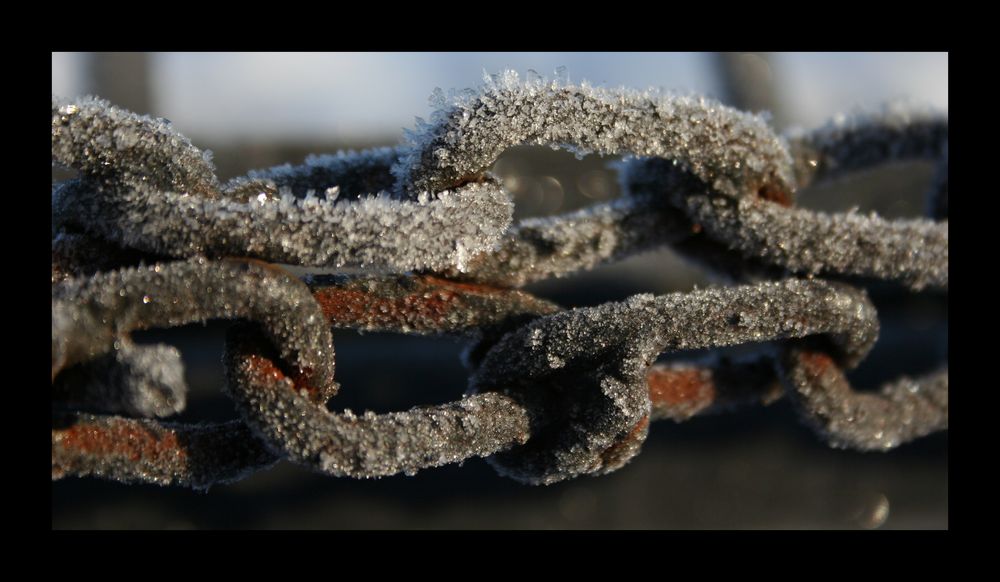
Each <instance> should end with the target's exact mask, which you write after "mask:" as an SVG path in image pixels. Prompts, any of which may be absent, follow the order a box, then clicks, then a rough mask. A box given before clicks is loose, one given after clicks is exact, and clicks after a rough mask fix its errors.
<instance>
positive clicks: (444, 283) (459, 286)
mask: <svg viewBox="0 0 1000 582" xmlns="http://www.w3.org/2000/svg"><path fill="white" fill-rule="evenodd" d="M415 279H416V280H418V281H420V282H423V283H426V284H427V285H431V286H433V287H437V288H446V289H452V290H455V291H458V292H464V293H473V294H478V295H500V294H503V293H516V291H512V290H511V289H504V288H502V287H493V286H490V285H483V284H480V283H461V282H459V281H452V280H451V279H442V278H441V277H435V276H433V275H420V276H417V277H415Z"/></svg>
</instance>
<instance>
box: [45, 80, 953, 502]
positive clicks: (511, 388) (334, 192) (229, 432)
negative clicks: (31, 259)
mask: <svg viewBox="0 0 1000 582" xmlns="http://www.w3.org/2000/svg"><path fill="white" fill-rule="evenodd" d="M434 99H435V101H437V102H438V103H437V105H438V111H437V113H435V115H434V117H433V118H432V119H431V121H430V123H424V122H418V128H417V130H416V131H415V132H410V133H408V139H407V141H406V143H404V144H403V145H401V146H400V147H397V148H382V149H376V150H369V151H364V152H359V153H339V154H336V155H325V156H315V157H310V158H308V159H307V160H306V162H305V163H304V164H303V165H300V166H290V165H284V166H278V167H274V168H270V169H266V170H258V171H252V172H250V173H249V174H247V175H246V176H244V177H241V178H237V179H235V180H232V181H230V182H229V183H227V184H221V183H220V182H219V181H218V179H217V178H216V176H215V173H214V168H213V167H212V164H211V161H210V157H209V155H208V154H207V153H206V152H202V151H201V150H198V149H197V148H195V147H194V146H193V145H192V144H191V143H190V142H189V141H188V140H187V139H186V138H184V137H183V136H181V135H180V134H178V133H176V132H175V131H174V130H173V129H172V128H171V126H170V124H169V122H167V121H165V120H156V119H151V118H148V117H142V116H138V115H135V114H132V113H129V112H127V111H123V110H121V109H117V108H115V107H112V106H110V105H109V104H108V103H106V102H103V101H100V100H98V99H92V98H85V99H80V100H77V101H72V102H63V101H59V100H57V99H55V98H54V99H53V118H52V151H53V154H52V155H53V163H58V164H60V165H62V166H65V167H70V168H75V169H76V170H78V172H79V177H78V178H77V179H74V180H70V181H67V182H64V183H61V184H56V185H54V186H53V193H52V197H53V198H52V200H53V247H52V251H53V253H52V282H53V298H52V311H53V317H52V320H53V344H52V349H53V364H52V375H53V400H54V415H55V416H54V424H53V433H52V439H53V479H57V478H61V477H63V476H67V475H81V476H82V475H94V476H101V477H105V478H110V479H116V480H119V481H125V482H135V481H140V482H152V483H159V484H178V485H186V486H191V487H197V488H206V487H208V486H210V485H212V484H213V483H216V482H229V481H232V480H236V479H239V478H242V477H244V476H246V475H248V474H250V473H252V472H254V471H256V470H259V469H263V468H267V467H269V466H271V465H273V464H274V462H276V461H277V460H279V459H289V460H292V461H294V462H297V463H300V464H302V465H305V466H307V467H310V468H311V469H313V470H316V471H319V472H322V473H326V474H330V475H337V476H351V477H380V476H386V475H393V474H397V473H407V474H412V473H413V472H415V471H417V470H420V469H423V468H426V467H432V466H438V465H442V464H446V463H453V462H460V461H462V460H465V459H467V458H470V457H473V456H482V457H487V458H488V460H489V462H490V463H491V464H492V465H493V466H494V467H496V468H497V470H498V471H499V472H500V473H501V474H504V475H508V476H511V477H513V478H515V479H518V480H520V481H523V482H526V483H553V482H556V481H560V480H563V479H567V478H572V477H576V476H579V475H584V474H603V473H607V472H609V471H613V470H615V469H617V468H619V467H621V466H622V465H624V464H625V463H627V462H628V461H629V460H630V459H631V458H632V457H633V456H634V455H635V454H636V453H637V452H638V451H639V449H640V447H641V445H642V443H643V441H644V440H645V438H646V435H647V433H648V430H649V422H650V421H651V420H657V419H673V420H678V421H679V420H685V419H687V418H690V417H692V416H694V415H697V414H701V413H706V412H711V411H715V410H720V409H724V408H726V407H728V406H731V405H734V404H741V403H746V402H770V401H772V400H774V399H775V398H778V397H780V396H781V395H782V393H783V392H784V391H785V390H787V391H788V392H789V393H790V394H792V396H793V401H794V402H795V403H796V404H797V405H798V406H799V408H800V410H802V412H803V414H804V415H805V416H806V418H807V419H808V420H809V421H810V422H812V423H813V424H814V425H816V426H817V428H818V429H819V430H820V431H821V433H822V434H824V435H826V437H827V438H828V439H829V440H830V442H831V443H833V444H834V445H838V446H850V447H853V448H859V449H887V448H891V447H894V446H896V445H898V444H900V443H902V442H906V441H908V440H911V439H913V438H916V437H919V436H922V435H924V434H928V433H930V432H933V431H936V430H941V429H946V428H947V370H946V369H945V370H942V371H941V372H938V373H936V374H932V375H930V376H927V377H924V378H919V379H916V380H909V379H902V380H899V381H897V382H894V383H891V384H889V385H887V386H886V387H885V388H884V389H883V390H882V391H881V392H879V393H858V392H855V391H854V390H853V389H852V388H851V387H850V385H849V384H848V383H847V382H846V380H845V379H844V377H843V369H845V368H850V367H852V366H854V365H856V364H857V363H858V362H859V361H860V360H861V359H862V358H864V357H865V355H866V354H867V353H868V351H869V350H870V349H871V347H872V345H873V343H874V341H875V338H876V336H877V333H878V319H877V316H876V314H875V310H874V308H873V307H872V305H871V303H870V302H869V301H868V299H867V297H866V295H865V294H864V292H862V291H859V290H856V289H854V288H852V287H849V286H847V285H846V284H843V283H832V282H826V281H821V280H802V279H795V278H791V277H792V276H794V275H810V276H812V275H816V274H820V275H823V276H825V277H833V278H837V277H843V278H845V279H846V280H850V281H855V280H856V279H857V278H858V277H861V278H867V279H880V280H887V281H895V282H899V283H902V284H903V285H906V286H908V287H909V288H912V289H920V288H923V287H936V288H943V289H947V268H948V267H947V118H946V117H942V116H940V115H936V114H932V113H928V112H923V111H915V110H903V109H898V108H895V109H893V108H889V109H886V110H885V111H883V112H880V113H878V114H872V115H868V116H856V117H851V118H844V119H839V120H835V121H834V122H832V123H831V124H830V125H828V126H827V127H825V128H821V129H820V130H816V131H813V132H800V133H796V134H790V135H788V136H784V137H782V136H778V135H776V134H775V133H774V132H773V131H772V130H771V129H770V127H769V126H768V124H767V123H766V121H765V120H764V119H763V118H762V117H759V116H754V115H750V114H747V113H742V112H739V111H736V110H734V109H731V108H728V107H725V106H722V105H721V104H719V103H716V102H714V101H711V100H707V99H704V98H697V97H684V96H677V95H672V94H665V93H657V92H635V91H627V90H608V89H597V88H592V87H588V86H586V85H583V86H570V85H566V84H561V83H558V82H545V81H542V80H537V79H536V80H530V81H528V82H526V83H524V82H521V81H520V80H518V79H517V77H516V75H515V74H513V73H506V74H504V75H503V76H497V77H493V78H489V79H487V83H486V85H485V86H484V87H483V88H482V89H481V90H480V91H479V92H475V91H469V92H464V93H460V94H454V95H452V98H451V103H450V104H449V103H448V102H447V100H446V98H445V97H444V95H443V94H442V93H436V94H435V98H434ZM520 144H536V145H549V146H553V147H563V148H569V149H572V150H574V151H576V152H577V153H578V154H585V153H599V154H603V155H625V156H629V157H628V158H627V161H626V162H624V163H623V164H621V166H620V169H621V172H620V173H621V176H622V186H623V188H622V190H623V195H622V196H621V197H620V198H619V199H617V200H614V201H611V202H608V203H605V204H600V205H596V206H593V207H591V208H588V209H584V210H581V211H577V212H573V213H570V214H566V215H563V216H557V217H552V218H544V219H528V220H525V221H522V222H521V223H520V224H518V225H515V226H513V227H511V228H508V227H509V223H510V217H511V212H512V206H511V202H510V199H509V197H508V196H507V195H506V193H505V192H504V191H503V190H502V188H501V187H500V185H499V184H498V182H497V181H496V180H495V179H494V178H493V177H492V176H490V174H489V173H488V170H489V168H490V167H491V166H492V164H493V163H494V162H495V160H496V158H497V157H498V156H499V155H500V154H501V153H503V152H504V151H505V150H506V149H508V148H509V147H511V146H514V145H520ZM912 158H929V159H933V160H937V161H938V170H937V174H936V176H935V180H934V187H933V190H932V193H931V195H930V197H929V208H930V211H931V213H932V215H933V216H934V217H935V218H936V219H938V220H939V221H940V222H933V221H930V220H923V221H921V220H916V221H886V220H883V219H879V218H877V217H861V216H858V215H853V214H844V215H828V214H823V213H816V212H811V211H807V210H803V209H796V208H794V207H792V201H793V199H794V198H793V196H794V193H795V191H796V189H797V188H799V187H801V186H803V185H805V184H807V183H809V182H813V183H815V182H818V181H822V180H828V179H833V178H834V177H837V176H839V175H841V174H843V173H845V172H850V171H857V170H859V169H863V168H867V167H872V166H875V165H879V164H882V163H886V162H890V161H895V160H900V159H912ZM665 244H669V245H671V246H673V247H674V248H675V249H677V250H678V251H680V252H681V253H682V254H685V255H687V256H690V257H692V258H695V259H696V260H698V261H699V262H701V263H703V264H704V265H705V266H706V267H708V268H710V269H712V270H714V271H717V272H722V273H725V274H728V275H729V276H730V277H731V278H732V279H733V280H734V281H736V282H738V283H741V284H739V285H737V286H733V287H720V288H713V289H707V290H701V291H695V292H692V293H677V294H670V295H663V296H658V297H657V296H652V295H639V296H635V297H632V298H629V299H628V300H626V301H623V302H617V303H607V304H604V305H601V306H598V307H590V308H577V309H569V310H565V309H563V308H562V307H560V306H558V305H555V304H553V303H551V302H548V301H545V300H544V299H540V298H537V297H534V296H532V295H530V294H527V293H524V292H522V291H518V290H516V289H514V288H515V287H519V286H522V285H524V284H526V283H528V282H531V281H536V280H540V279H544V278H548V277H559V276H565V275H568V274H571V273H573V272H576V271H579V270H582V269H589V268H592V267H594V266H597V265H599V264H603V263H606V262H609V261H613V260H617V259H620V258H623V257H626V256H629V255H632V254H635V253H638V252H641V251H644V250H647V249H650V248H655V247H658V246H662V245H665ZM229 256H232V257H246V258H241V259H236V258H225V257H229ZM177 259H181V260H177ZM253 259H261V260H265V261H270V262H276V263H290V264H295V265H303V266H309V267H362V268H366V269H368V271H366V272H365V273H364V274H354V275H337V276H309V277H306V278H305V280H304V281H300V280H298V279H297V278H295V277H293V276H291V275H290V274H289V273H287V272H285V271H284V270H282V269H280V268H278V267H276V266H273V265H269V264H267V263H263V262H260V261H257V260H253ZM372 270H376V271H382V273H381V274H379V273H375V272H372ZM386 270H388V271H391V272H395V273H399V274H385V273H384V271H386ZM210 318H222V319H239V320H242V323H240V324H238V325H236V326H233V327H232V328H231V330H230V332H229V334H228V337H227V349H226V356H225V362H226V377H227V381H226V387H225V390H226V392H227V393H228V394H229V395H230V396H231V397H233V399H234V400H235V401H236V403H237V409H238V410H239V413H240V415H241V420H239V421H232V422H230V423H223V424H215V425H203V426H199V425H193V426H185V425H179V424H171V423H163V422H161V421H157V420H153V419H152V418H150V417H166V416H170V415H172V414H176V413H178V412H180V411H181V410H182V409H183V407H184V403H185V396H186V387H185V385H184V382H183V371H182V367H181V363H180V358H179V354H178V353H177V351H176V350H175V349H173V348H170V347H169V346H139V345H135V344H133V343H132V342H131V340H130V339H129V334H130V332H132V331H134V330H138V329H145V328H149V327H169V326H176V325H182V324H185V323H189V322H193V321H204V320H207V319H210ZM331 328H334V329H338V328H343V329H362V330H371V331H393V332H399V333H408V334H424V335H450V336H456V337H460V338H464V339H466V340H467V341H468V342H469V347H468V349H467V351H466V354H465V363H466V365H467V366H468V367H469V368H470V371H471V376H470V384H469V387H468V390H467V392H466V394H465V395H464V396H463V397H462V398H461V399H460V400H457V401H455V402H452V403H448V404H443V405H438V406H427V407H418V408H415V409H412V410H409V411H405V412H395V413H388V414H373V413H365V414H363V415H355V414H353V413H351V412H350V411H344V412H331V411H330V410H329V409H328V408H327V402H328V400H329V399H330V398H331V397H332V396H333V395H334V394H335V393H336V391H337V389H338V386H337V384H336V383H335V382H334V375H333V373H334V358H333V354H334V351H333V343H332V337H331V335H330V329H331ZM742 344H757V345H758V349H757V350H756V351H757V354H756V356H754V357H752V358H750V359H741V360H731V359H727V358H722V357H713V358H710V359H708V360H704V361H700V362H692V363H686V364H685V363H681V364H669V365H666V364H655V363H654V362H655V360H656V358H657V357H658V356H659V355H660V354H662V353H667V352H671V351H675V350H685V349H696V348H717V347H723V346H730V345H742ZM83 411H88V412H83ZM92 412H95V413H120V414H127V415H132V416H143V417H147V418H145V419H132V418H125V417H118V416H106V415H95V414H90V413H92Z"/></svg>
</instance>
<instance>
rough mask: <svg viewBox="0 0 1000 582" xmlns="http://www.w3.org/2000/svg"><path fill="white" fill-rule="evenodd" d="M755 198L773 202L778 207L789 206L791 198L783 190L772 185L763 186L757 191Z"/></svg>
mask: <svg viewBox="0 0 1000 582" xmlns="http://www.w3.org/2000/svg"><path fill="white" fill-rule="evenodd" d="M757 196H758V197H760V198H763V199H764V200H767V201H768V202H774V203H775V204H778V205H780V206H786V207H788V206H791V205H792V197H791V195H789V194H788V192H787V191H785V189H784V188H780V187H778V186H775V185H774V184H764V185H763V186H761V187H760V189H759V190H757Z"/></svg>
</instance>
